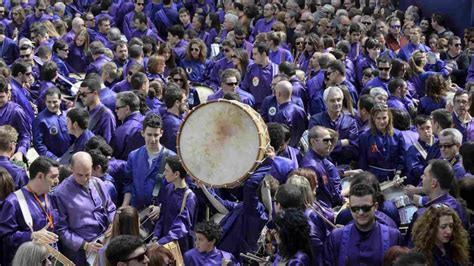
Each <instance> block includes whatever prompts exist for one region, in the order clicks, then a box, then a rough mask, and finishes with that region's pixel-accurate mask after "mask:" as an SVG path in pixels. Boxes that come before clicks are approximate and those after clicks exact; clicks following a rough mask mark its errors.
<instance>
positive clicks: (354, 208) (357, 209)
mask: <svg viewBox="0 0 474 266" xmlns="http://www.w3.org/2000/svg"><path fill="white" fill-rule="evenodd" d="M373 206H374V205H373V204H372V205H364V206H351V208H350V209H351V212H355V213H357V212H360V211H362V212H363V213H366V212H368V211H370V210H371V209H372V207H373Z"/></svg>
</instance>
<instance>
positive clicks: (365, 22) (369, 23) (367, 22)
mask: <svg viewBox="0 0 474 266" xmlns="http://www.w3.org/2000/svg"><path fill="white" fill-rule="evenodd" d="M362 24H364V25H372V22H370V21H364V22H362Z"/></svg>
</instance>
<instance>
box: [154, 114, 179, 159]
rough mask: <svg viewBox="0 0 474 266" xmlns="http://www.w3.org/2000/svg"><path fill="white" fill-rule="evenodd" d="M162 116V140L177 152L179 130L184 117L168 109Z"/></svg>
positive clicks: (164, 144)
mask: <svg viewBox="0 0 474 266" xmlns="http://www.w3.org/2000/svg"><path fill="white" fill-rule="evenodd" d="M161 117H162V119H163V135H162V136H161V139H160V142H161V144H163V146H165V147H166V148H168V149H170V150H172V151H174V152H176V142H177V137H178V131H179V127H180V126H181V123H183V119H182V118H180V117H179V116H177V115H175V114H173V113H170V112H168V111H165V112H164V113H163V114H161Z"/></svg>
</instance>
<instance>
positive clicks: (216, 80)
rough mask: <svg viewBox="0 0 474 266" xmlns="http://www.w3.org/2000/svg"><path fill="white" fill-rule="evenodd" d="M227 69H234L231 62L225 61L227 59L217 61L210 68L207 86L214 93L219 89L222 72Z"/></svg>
mask: <svg viewBox="0 0 474 266" xmlns="http://www.w3.org/2000/svg"><path fill="white" fill-rule="evenodd" d="M228 68H235V65H234V62H233V61H232V60H227V58H222V59H219V60H218V61H216V62H215V63H214V65H213V66H212V69H211V70H210V74H209V79H208V81H207V84H208V85H209V86H210V87H211V88H212V89H214V91H217V90H218V89H219V87H220V84H221V82H220V78H221V73H222V71H224V70H226V69H228Z"/></svg>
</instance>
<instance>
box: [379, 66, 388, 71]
mask: <svg viewBox="0 0 474 266" xmlns="http://www.w3.org/2000/svg"><path fill="white" fill-rule="evenodd" d="M378 69H379V70H380V71H389V70H390V68H389V67H379V68H378Z"/></svg>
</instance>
